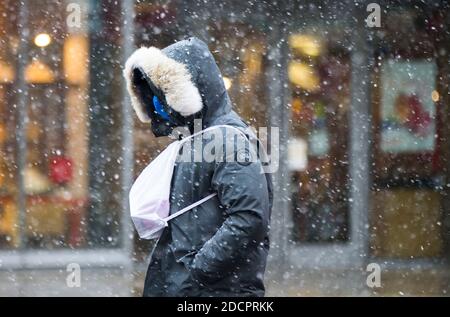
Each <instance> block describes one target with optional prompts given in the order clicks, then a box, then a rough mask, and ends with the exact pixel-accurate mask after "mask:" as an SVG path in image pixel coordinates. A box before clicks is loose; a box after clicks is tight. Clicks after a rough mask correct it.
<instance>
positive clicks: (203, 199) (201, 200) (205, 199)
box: [164, 124, 247, 222]
mask: <svg viewBox="0 0 450 317" xmlns="http://www.w3.org/2000/svg"><path fill="white" fill-rule="evenodd" d="M217 128H231V129H234V130H236V131H238V132H239V133H241V134H242V135H243V136H244V137H245V138H247V135H246V134H245V133H244V132H243V131H242V130H240V129H238V128H236V127H233V126H231V125H226V124H220V125H215V126H212V127H209V128H206V129H204V130H202V131H198V132H196V133H194V134H192V135H190V136H187V137H185V138H184V139H182V140H181V141H180V142H181V143H182V142H184V141H186V140H188V139H190V138H193V137H196V136H197V135H200V134H202V133H205V132H207V131H210V130H214V129H217ZM214 196H217V193H212V194H209V195H208V196H206V197H204V198H202V199H200V200H199V201H196V202H195V203H193V204H191V205H189V206H187V207H184V208H183V209H181V210H178V211H177V212H176V213H174V214H172V215H170V216H168V217H166V218H164V221H165V222H169V221H170V220H172V219H174V218H176V217H178V216H181V215H182V214H184V213H186V212H188V211H189V210H191V209H193V208H195V207H197V206H198V205H201V204H203V203H204V202H205V201H207V200H209V199H211V198H213V197H214Z"/></svg>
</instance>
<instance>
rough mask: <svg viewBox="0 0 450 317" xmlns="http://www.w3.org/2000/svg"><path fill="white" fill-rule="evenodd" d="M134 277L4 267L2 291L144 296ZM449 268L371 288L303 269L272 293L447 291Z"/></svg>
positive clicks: (393, 277) (388, 277) (391, 278)
mask: <svg viewBox="0 0 450 317" xmlns="http://www.w3.org/2000/svg"><path fill="white" fill-rule="evenodd" d="M133 276H134V278H133V280H132V281H130V280H129V279H127V278H126V274H124V272H123V271H122V270H120V269H89V270H83V275H82V280H81V285H80V287H79V288H77V287H74V288H70V287H67V284H66V277H67V273H66V271H65V270H33V271H31V270H17V271H6V270H5V271H0V296H32V297H34V296H140V294H141V289H142V286H143V279H144V270H143V268H142V267H140V268H138V269H137V270H136V272H135V273H134V275H133ZM449 294H450V273H449V272H448V270H447V271H445V270H441V269H436V268H433V269H426V270H420V271H418V270H409V269H403V270H397V271H390V272H386V273H384V274H383V277H382V287H381V288H380V289H377V290H371V289H369V288H368V287H367V286H366V285H365V276H364V275H363V274H362V273H361V272H354V271H345V272H334V271H316V272H311V271H302V272H299V273H298V274H295V275H293V277H292V278H290V279H289V280H288V281H287V282H286V283H285V284H284V285H278V284H276V283H274V282H273V281H272V282H269V283H268V289H267V295H268V296H373V295H375V296H377V295H378V296H411V295H416V296H433V295H434V296H449Z"/></svg>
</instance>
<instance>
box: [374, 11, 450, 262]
mask: <svg viewBox="0 0 450 317" xmlns="http://www.w3.org/2000/svg"><path fill="white" fill-rule="evenodd" d="M386 18H387V20H388V21H392V22H393V21H395V23H386V24H385V28H384V29H383V31H382V34H383V35H384V36H383V38H382V39H379V42H378V43H377V51H376V61H377V63H376V65H375V69H374V83H375V84H374V88H373V96H374V100H373V101H374V103H373V111H374V112H373V113H374V114H373V117H374V120H375V122H374V123H375V125H374V133H373V134H374V141H375V142H374V149H373V151H374V156H373V162H374V167H375V169H374V170H373V191H372V206H373V208H372V213H371V216H372V217H371V218H372V220H371V222H372V226H371V229H372V231H371V238H372V240H371V252H372V254H373V255H375V256H379V257H388V258H401V259H412V258H415V257H438V256H440V255H441V254H442V251H443V247H444V241H443V219H444V213H443V210H444V205H443V203H444V199H442V198H443V197H444V196H443V195H444V194H445V192H444V190H445V186H444V185H445V184H444V181H445V177H446V175H445V168H444V162H446V160H447V159H448V158H447V156H448V155H447V151H445V150H443V149H444V148H445V140H446V138H447V136H445V135H444V130H443V129H444V126H443V124H444V123H445V119H444V118H445V115H446V111H447V110H446V108H445V107H444V104H443V100H442V96H443V95H444V92H443V91H442V90H441V88H440V87H442V80H443V78H444V77H443V65H445V63H447V61H446V59H445V54H446V53H445V52H446V51H445V50H443V46H442V45H444V44H443V43H442V42H441V41H440V40H439V32H440V31H439V29H440V28H442V27H443V25H442V21H441V20H440V16H439V14H438V15H436V14H434V13H433V11H431V10H430V11H426V10H418V9H417V8H399V9H397V10H392V11H390V12H389V14H388V15H387V17H386ZM394 25H395V28H394V27H393V26H394ZM406 34H409V35H408V36H406Z"/></svg>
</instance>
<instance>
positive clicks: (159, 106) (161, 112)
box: [153, 96, 169, 121]
mask: <svg viewBox="0 0 450 317" xmlns="http://www.w3.org/2000/svg"><path fill="white" fill-rule="evenodd" d="M153 106H154V107H155V111H156V113H158V114H159V115H160V116H161V117H162V118H163V119H164V120H166V121H169V114H168V113H167V112H165V111H164V108H163V106H162V104H161V102H160V101H159V99H158V97H156V96H153Z"/></svg>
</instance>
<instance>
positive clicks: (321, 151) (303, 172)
mask: <svg viewBox="0 0 450 317" xmlns="http://www.w3.org/2000/svg"><path fill="white" fill-rule="evenodd" d="M289 44H290V49H291V55H292V59H291V60H290V62H289V66H288V77H289V81H290V85H291V90H292V99H291V109H292V112H291V113H292V115H291V117H292V123H291V124H292V127H291V138H290V140H289V143H288V158H289V169H290V172H291V179H292V190H293V192H292V200H291V208H292V216H293V224H294V228H293V240H294V241H297V242H335V241H346V240H348V239H349V180H348V166H349V158H348V131H349V126H348V111H349V84H350V57H349V53H348V51H347V50H345V49H344V48H343V46H342V45H341V44H339V43H337V42H336V41H333V40H329V39H328V37H327V36H322V35H321V33H320V32H317V31H316V32H307V31H304V32H299V33H293V34H292V35H291V36H290V37H289Z"/></svg>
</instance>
